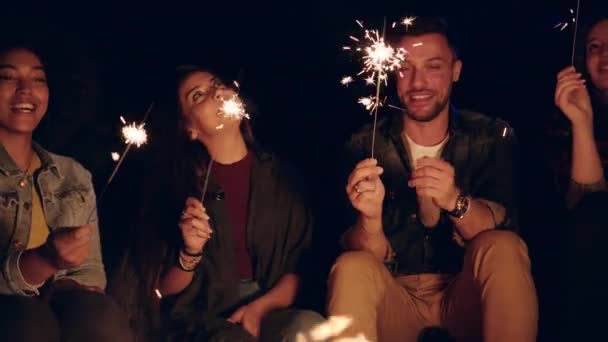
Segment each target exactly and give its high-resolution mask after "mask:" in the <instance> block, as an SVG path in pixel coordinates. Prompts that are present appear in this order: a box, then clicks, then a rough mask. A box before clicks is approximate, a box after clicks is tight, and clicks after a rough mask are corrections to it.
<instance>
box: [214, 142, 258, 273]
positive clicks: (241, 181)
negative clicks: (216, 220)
mask: <svg viewBox="0 0 608 342" xmlns="http://www.w3.org/2000/svg"><path fill="white" fill-rule="evenodd" d="M252 166H253V158H252V155H251V153H249V152H247V155H246V156H245V158H243V159H241V160H240V161H238V162H236V163H233V164H230V165H223V164H219V163H217V162H215V163H213V166H212V168H211V174H212V175H213V179H214V180H215V181H216V182H217V183H218V185H219V186H220V187H221V188H222V189H223V190H224V201H225V203H226V208H227V209H228V214H229V215H230V223H231V226H232V237H233V239H234V249H235V251H234V252H235V254H236V260H237V267H238V273H239V276H240V278H241V279H252V278H253V276H252V275H253V272H252V270H251V256H250V255H249V250H248V249H247V239H246V236H247V234H246V233H247V216H248V208H249V183H250V177H251V168H252Z"/></svg>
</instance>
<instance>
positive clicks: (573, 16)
mask: <svg viewBox="0 0 608 342" xmlns="http://www.w3.org/2000/svg"><path fill="white" fill-rule="evenodd" d="M580 9H581V0H577V1H576V10H574V9H572V8H570V10H569V11H570V19H568V20H564V21H561V22H559V23H557V24H556V25H555V26H553V28H554V29H559V30H560V31H564V30H565V29H566V28H567V27H568V25H570V23H572V26H574V33H573V35H572V54H571V56H570V64H571V65H574V54H575V52H576V35H577V32H578V15H579V12H580Z"/></svg>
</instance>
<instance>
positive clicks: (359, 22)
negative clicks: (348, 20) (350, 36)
mask: <svg viewBox="0 0 608 342" xmlns="http://www.w3.org/2000/svg"><path fill="white" fill-rule="evenodd" d="M355 21H356V22H357V25H359V26H361V28H363V22H362V21H361V20H355Z"/></svg>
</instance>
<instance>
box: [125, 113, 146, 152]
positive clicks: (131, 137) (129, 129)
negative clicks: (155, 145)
mask: <svg viewBox="0 0 608 342" xmlns="http://www.w3.org/2000/svg"><path fill="white" fill-rule="evenodd" d="M120 119H121V121H122V122H123V123H124V124H125V125H124V126H123V127H122V137H123V139H124V140H125V143H127V144H128V145H135V146H137V147H141V145H143V144H145V143H147V142H148V134H147V133H146V130H145V129H144V124H143V123H142V124H139V125H138V124H136V123H130V124H127V123H126V122H125V121H124V119H123V118H122V117H121V118H120Z"/></svg>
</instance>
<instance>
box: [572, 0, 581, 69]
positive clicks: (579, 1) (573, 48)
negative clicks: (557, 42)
mask: <svg viewBox="0 0 608 342" xmlns="http://www.w3.org/2000/svg"><path fill="white" fill-rule="evenodd" d="M580 9H581V0H577V1H576V19H575V21H574V36H573V37H572V57H571V59H570V64H572V65H574V52H575V51H576V34H577V31H578V14H579V12H580Z"/></svg>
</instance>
